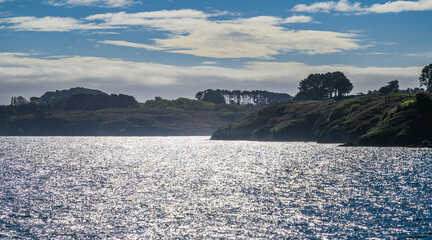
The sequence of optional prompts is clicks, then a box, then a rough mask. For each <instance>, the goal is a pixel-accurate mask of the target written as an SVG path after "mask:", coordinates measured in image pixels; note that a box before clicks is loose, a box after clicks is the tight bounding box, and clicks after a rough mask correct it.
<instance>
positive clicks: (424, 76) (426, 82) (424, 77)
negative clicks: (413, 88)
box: [419, 63, 432, 92]
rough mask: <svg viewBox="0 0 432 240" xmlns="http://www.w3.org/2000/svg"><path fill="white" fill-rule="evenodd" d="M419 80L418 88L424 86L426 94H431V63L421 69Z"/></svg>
mask: <svg viewBox="0 0 432 240" xmlns="http://www.w3.org/2000/svg"><path fill="white" fill-rule="evenodd" d="M419 80H420V86H425V87H426V89H427V91H428V92H432V63H431V64H429V65H428V66H425V67H424V68H423V70H422V72H421V75H420V77H419Z"/></svg>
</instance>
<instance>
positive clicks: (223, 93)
mask: <svg viewBox="0 0 432 240" xmlns="http://www.w3.org/2000/svg"><path fill="white" fill-rule="evenodd" d="M195 98H196V99H198V100H201V101H206V102H211V103H214V104H253V105H267V104H273V103H278V102H284V101H288V100H291V99H292V97H291V96H290V95H289V94H286V93H274V92H268V91H260V90H254V91H240V90H234V91H229V90H221V89H216V90H213V89H207V90H205V91H201V92H198V93H197V94H195Z"/></svg>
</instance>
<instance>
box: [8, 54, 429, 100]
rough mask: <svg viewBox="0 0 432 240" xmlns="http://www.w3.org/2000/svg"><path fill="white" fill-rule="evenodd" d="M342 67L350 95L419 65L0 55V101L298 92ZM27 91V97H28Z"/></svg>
mask: <svg viewBox="0 0 432 240" xmlns="http://www.w3.org/2000/svg"><path fill="white" fill-rule="evenodd" d="M333 71H342V72H344V73H345V75H346V76H347V77H348V78H349V79H351V81H352V82H353V84H354V91H353V93H356V92H359V91H362V92H367V90H371V89H377V88H379V87H380V86H383V85H385V84H386V83H387V82H388V81H390V80H394V79H396V78H397V79H398V80H399V81H400V84H401V87H402V88H406V87H416V86H418V75H419V74H420V71H421V67H418V66H411V67H398V68H397V67H395V68H392V67H356V66H349V65H320V66H314V65H308V64H304V63H299V62H283V63H278V62H248V63H246V64H245V65H243V66H242V67H239V68H227V67H218V66H212V65H208V64H202V65H197V66H174V65H167V64H157V63H148V62H133V61H125V60H121V59H109V58H100V57H80V56H72V57H44V58H42V57H37V56H34V55H28V54H25V53H0V79H2V81H1V82H0V89H1V90H0V96H2V97H1V99H0V102H1V103H3V104H5V103H8V100H9V99H10V97H11V96H16V95H25V96H26V97H30V96H38V95H41V94H42V93H43V92H45V91H47V90H55V89H59V88H60V89H64V88H69V87H74V86H85V87H92V88H97V89H101V90H104V91H108V92H117V93H118V92H123V93H126V94H132V95H134V96H136V97H137V98H138V99H139V100H141V101H144V100H146V99H150V98H153V97H154V96H155V95H161V96H162V97H167V98H177V97H180V96H186V97H193V96H194V94H195V93H196V92H197V91H200V90H203V89H207V88H223V89H242V90H243V89H244V90H252V89H263V90H269V91H276V92H287V93H290V94H296V93H297V87H298V82H299V81H300V80H302V79H304V78H306V77H307V76H308V75H309V74H310V73H325V72H333ZM26 94H27V95H26Z"/></svg>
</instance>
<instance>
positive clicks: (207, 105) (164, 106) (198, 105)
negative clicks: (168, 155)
mask: <svg viewBox="0 0 432 240" xmlns="http://www.w3.org/2000/svg"><path fill="white" fill-rule="evenodd" d="M142 107H144V108H146V109H148V110H153V111H169V110H191V111H212V112H227V113H229V112H231V113H239V112H253V111H257V110H259V106H257V105H250V104H249V105H240V104H225V103H222V104H215V103H212V102H207V101H202V100H193V99H188V98H178V99H176V100H167V99H163V98H161V97H155V99H154V100H147V101H146V102H145V103H144V105H143V106H142Z"/></svg>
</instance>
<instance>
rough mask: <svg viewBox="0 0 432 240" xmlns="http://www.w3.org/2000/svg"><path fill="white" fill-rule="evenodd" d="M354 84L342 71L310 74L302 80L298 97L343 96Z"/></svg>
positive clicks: (310, 98)
mask: <svg viewBox="0 0 432 240" xmlns="http://www.w3.org/2000/svg"><path fill="white" fill-rule="evenodd" d="M352 89H353V85H352V83H351V82H350V80H349V79H348V78H347V77H345V75H344V74H343V73H342V72H333V73H330V72H329V73H326V74H320V73H316V74H310V75H309V76H308V77H307V78H306V79H304V80H302V81H300V83H299V92H298V93H297V95H296V97H295V98H296V99H299V100H300V99H301V100H321V99H325V98H332V97H333V96H334V97H338V98H341V97H343V96H345V95H346V94H348V93H350V92H351V90H352Z"/></svg>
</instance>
